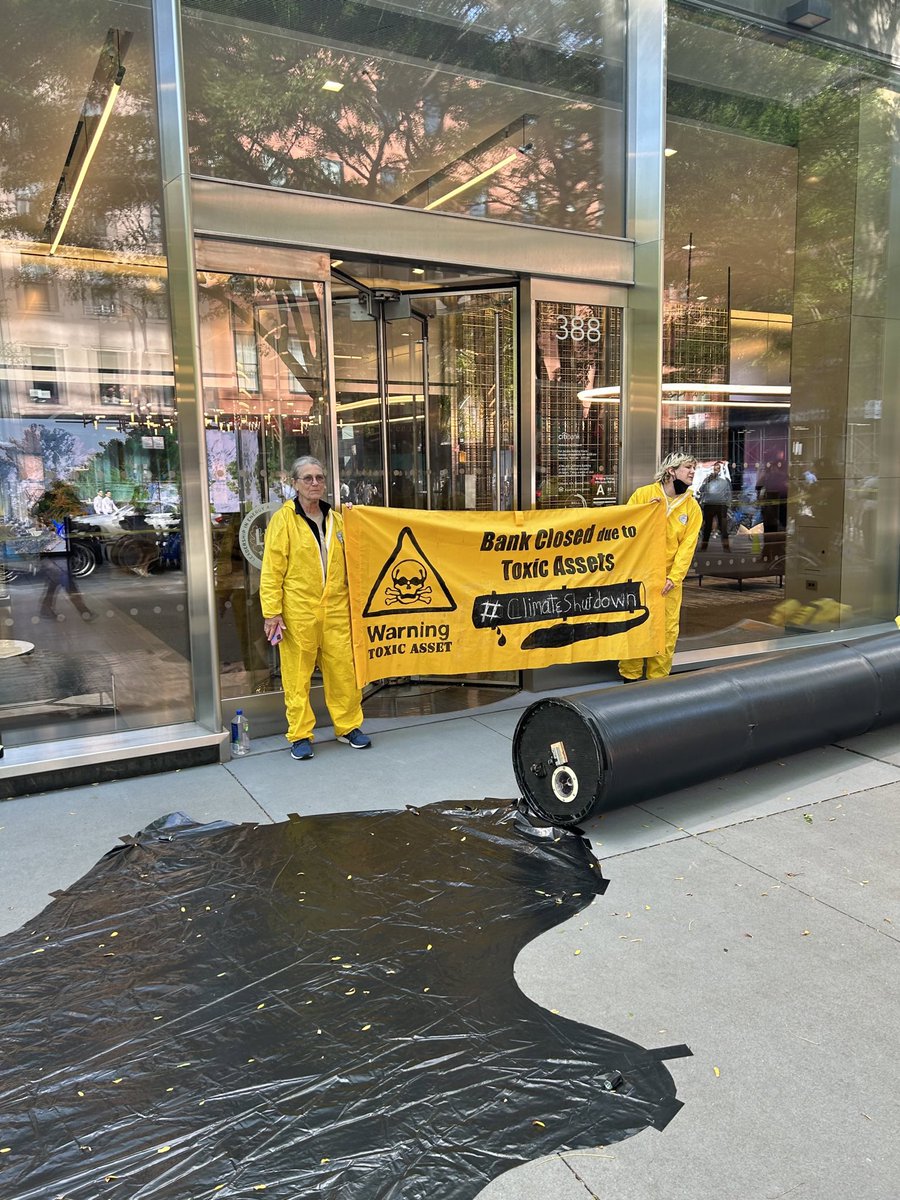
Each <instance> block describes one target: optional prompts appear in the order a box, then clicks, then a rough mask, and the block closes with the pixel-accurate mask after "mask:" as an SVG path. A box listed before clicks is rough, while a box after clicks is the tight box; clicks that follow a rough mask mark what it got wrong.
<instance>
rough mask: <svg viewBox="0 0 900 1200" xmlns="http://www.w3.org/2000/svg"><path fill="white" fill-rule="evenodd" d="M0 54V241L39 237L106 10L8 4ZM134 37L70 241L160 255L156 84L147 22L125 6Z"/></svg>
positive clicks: (52, 0)
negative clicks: (1, 196) (0, 199)
mask: <svg viewBox="0 0 900 1200" xmlns="http://www.w3.org/2000/svg"><path fill="white" fill-rule="evenodd" d="M4 8H5V11H4V16H5V20H4V25H3V47H2V51H0V62H2V69H0V112H2V113H3V114H4V117H5V121H4V124H3V126H2V131H3V132H2V137H0V192H2V193H5V194H7V195H8V196H13V197H15V203H13V204H6V205H3V206H2V207H0V235H2V236H4V237H11V238H24V239H30V240H39V238H40V236H41V232H42V230H43V228H44V223H45V221H46V220H47V217H48V214H49V211H50V205H51V202H52V200H53V196H54V194H55V191H56V188H57V184H58V183H59V178H60V174H61V172H62V170H63V167H64V165H65V159H66V151H67V149H68V145H69V141H70V139H71V138H72V136H73V134H74V133H75V125H76V121H77V116H78V114H79V113H80V112H81V108H82V105H83V104H84V101H85V98H86V95H87V90H88V85H89V83H90V79H91V75H92V73H93V70H94V68H95V66H96V63H97V60H98V58H99V55H100V52H101V49H102V47H103V45H104V42H105V40H106V36H107V32H108V30H109V21H110V20H111V18H110V15H109V14H110V11H112V6H107V5H92V6H85V5H83V4H62V5H61V4H59V3H57V2H56V0H8V2H7V4H6V5H5V6H4ZM130 14H131V17H132V19H133V20H134V26H133V28H134V29H135V37H134V40H133V42H132V44H131V46H130V48H129V51H128V54H127V58H126V72H125V78H124V81H123V85H122V92H121V94H120V96H119V100H118V102H117V104H116V107H115V109H114V111H113V115H112V117H111V119H110V121H109V124H108V126H107V127H106V130H105V132H104V134H103V137H102V139H101V141H100V143H99V145H98V148H97V151H96V154H95V157H94V160H93V162H92V164H91V167H90V170H89V172H88V175H87V177H86V181H85V184H84V187H83V188H82V190H81V193H80V195H79V197H78V202H77V204H76V205H75V207H74V209H73V211H72V216H71V219H70V222H69V226H68V229H67V231H66V236H65V240H66V242H69V243H72V244H75V245H84V246H97V247H102V248H104V249H110V250H120V251H125V252H128V251H133V252H137V253H140V254H147V253H160V252H161V250H162V241H161V230H160V222H159V159H158V151H157V133H156V115H155V107H154V105H153V103H152V101H151V96H152V93H153V88H154V86H155V85H154V82H153V72H152V67H151V62H150V50H149V40H150V39H149V35H148V30H147V28H146V27H144V26H145V25H146V17H145V16H144V15H142V14H141V12H140V10H139V9H134V8H132V9H130Z"/></svg>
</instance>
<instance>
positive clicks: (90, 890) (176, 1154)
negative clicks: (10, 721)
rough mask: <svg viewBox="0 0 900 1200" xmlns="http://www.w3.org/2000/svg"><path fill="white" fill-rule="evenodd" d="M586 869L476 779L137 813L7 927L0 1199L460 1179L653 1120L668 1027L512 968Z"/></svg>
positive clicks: (570, 910)
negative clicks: (381, 803)
mask: <svg viewBox="0 0 900 1200" xmlns="http://www.w3.org/2000/svg"><path fill="white" fill-rule="evenodd" d="M604 886H605V885H604V881H603V879H602V876H601V873H600V869H599V866H598V864H597V862H596V860H595V859H594V858H593V856H592V855H591V853H590V849H589V846H588V844H587V843H586V842H585V840H584V839H583V838H581V837H580V836H579V835H578V834H577V833H574V832H571V831H563V830H560V829H554V828H552V827H546V826H545V827H543V828H535V827H533V826H532V825H531V823H530V822H529V821H528V820H526V818H525V817H524V816H523V815H522V814H521V813H519V812H517V811H516V809H515V808H513V807H510V806H509V805H501V804H500V803H499V802H496V801H484V802H482V803H478V804H472V805H467V804H463V803H455V804H444V805H432V806H428V807H423V808H410V809H408V810H406V811H403V812H369V813H342V814H337V815H329V816H316V817H306V818H302V819H301V818H297V817H292V818H291V819H290V820H288V821H286V822H284V823H281V824H276V825H259V826H257V825H240V826H227V825H217V826H192V825H191V823H190V821H189V819H188V818H179V817H177V816H176V817H175V818H169V819H166V820H164V821H161V822H159V823H157V825H156V826H155V827H151V828H150V829H148V830H146V831H143V832H142V833H141V834H139V835H138V836H137V837H136V838H134V839H127V840H126V844H125V845H122V846H119V847H117V848H116V849H115V850H113V851H111V852H110V853H109V854H108V855H106V857H104V858H103V859H102V860H101V861H100V862H99V863H98V864H97V865H96V866H95V867H94V868H93V869H92V870H91V871H90V872H89V873H88V874H87V875H86V876H85V877H84V878H83V879H81V880H80V881H79V882H78V883H76V884H75V885H74V886H72V887H70V888H68V889H67V890H66V891H65V892H62V893H60V894H59V895H58V896H57V897H56V898H55V899H54V901H53V903H51V904H50V905H49V907H48V908H47V909H45V910H44V912H43V913H42V914H41V915H40V916H39V917H38V918H37V919H35V920H34V921H31V922H29V923H28V926H27V928H26V929H23V930H20V931H18V932H16V933H13V934H10V935H8V936H7V937H5V938H3V939H0V980H2V984H0V996H2V1018H0V1019H2V1045H3V1051H2V1059H0V1151H2V1153H0V1196H2V1197H3V1198H4V1200H49V1198H50V1197H65V1198H66V1200H98V1197H103V1198H106V1197H110V1198H112V1200H145V1198H148V1197H152V1198H154V1200H157V1198H163V1197H165V1198H167V1200H175V1198H177V1200H188V1198H189V1200H199V1198H201V1197H242V1198H245V1197H246V1198H248V1200H249V1198H250V1197H255V1196H256V1195H259V1194H265V1195H266V1196H271V1197H273V1198H275V1197H277V1198H279V1200H282V1198H284V1200H287V1198H290V1200H305V1198H307V1197H313V1196H328V1197H334V1198H336V1200H337V1198H340V1200H356V1198H358V1200H387V1198H389V1197H390V1198H396V1200H401V1198H402V1200H425V1198H426V1197H427V1198H428V1200H433V1197H434V1196H435V1195H440V1196H441V1198H442V1200H464V1198H466V1200H468V1198H469V1197H473V1196H475V1195H477V1193H478V1192H479V1191H480V1190H481V1188H483V1187H484V1186H485V1185H486V1184H487V1182H488V1181H489V1180H490V1179H492V1178H493V1177H494V1176H496V1175H499V1174H501V1173H502V1172H504V1171H506V1170H508V1169H510V1168H511V1167H513V1166H515V1165H517V1164H519V1163H522V1162H524V1161H527V1160H529V1159H533V1158H538V1157H540V1156H542V1155H545V1154H549V1153H551V1152H553V1151H557V1150H561V1149H564V1148H574V1147H587V1146H593V1145H598V1144H609V1143H611V1142H615V1141H618V1140H621V1139H622V1138H626V1137H629V1136H631V1135H632V1134H634V1133H637V1132H639V1131H640V1130H642V1129H645V1128H647V1127H648V1126H655V1127H656V1128H662V1127H663V1126H664V1125H665V1124H666V1123H667V1121H668V1120H669V1119H670V1118H671V1117H672V1115H673V1114H674V1113H675V1112H676V1111H677V1109H678V1108H679V1107H680V1102H679V1101H678V1100H676V1099H675V1087H674V1083H673V1081H672V1078H671V1076H670V1074H669V1072H668V1071H667V1070H666V1068H665V1067H664V1065H663V1062H662V1060H663V1059H665V1058H670V1057H674V1056H675V1055H677V1054H684V1053H688V1051H687V1050H686V1048H685V1047H674V1048H669V1049H662V1050H655V1051H654V1050H649V1051H648V1050H644V1049H642V1048H641V1047H639V1046H637V1045H635V1044H634V1043H633V1042H629V1041H627V1040H625V1039H624V1038H620V1037H616V1036H613V1035H612V1034H608V1033H604V1032H603V1031H601V1030H599V1029H595V1028H592V1027H589V1026H585V1025H581V1024H578V1023H576V1022H573V1021H569V1020H566V1019H564V1018H562V1017H559V1016H556V1015H553V1014H552V1013H550V1012H548V1011H547V1010H546V1009H543V1008H540V1007H539V1006H538V1005H536V1004H534V1003H533V1002H532V1001H530V1000H529V999H528V998H527V997H526V996H524V995H523V994H522V992H521V991H520V990H519V988H518V986H517V985H516V983H515V981H514V978H513V963H514V960H515V957H516V954H517V953H518V951H519V950H520V949H521V947H522V946H523V945H524V944H525V943H527V942H529V941H530V940H531V939H533V938H534V937H536V936H537V935H538V934H540V933H541V932H543V931H545V930H547V929H550V928H552V927H553V926H555V925H557V924H559V923H560V922H562V921H564V920H566V919H567V918H569V917H571V916H573V915H574V914H576V913H578V912H579V911H580V910H581V909H583V908H584V907H585V906H586V905H587V904H589V903H590V902H591V900H592V899H593V898H594V897H595V896H597V895H598V894H600V893H602V891H603V890H604Z"/></svg>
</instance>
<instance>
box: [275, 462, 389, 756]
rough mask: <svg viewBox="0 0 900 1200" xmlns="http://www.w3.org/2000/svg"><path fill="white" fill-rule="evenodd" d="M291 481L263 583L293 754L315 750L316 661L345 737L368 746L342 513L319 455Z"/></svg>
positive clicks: (297, 467)
mask: <svg viewBox="0 0 900 1200" xmlns="http://www.w3.org/2000/svg"><path fill="white" fill-rule="evenodd" d="M291 483H292V484H293V486H294V489H295V491H296V493H297V495H296V498H295V499H293V500H288V501H286V502H285V503H284V504H283V505H282V507H281V508H279V509H278V510H277V511H276V512H275V514H274V515H273V517H272V519H271V521H270V522H269V527H268V529H267V530H266V541H265V549H264V551H263V562H262V572H261V575H260V585H259V599H260V603H261V605H262V611H263V617H264V618H265V631H266V637H267V638H268V640H269V641H270V642H271V643H272V645H278V646H279V647H280V652H281V679H282V684H283V686H284V704H285V710H286V714H287V722H288V731H287V737H288V741H289V742H290V743H291V757H292V758H296V759H298V760H303V759H308V758H312V757H313V748H312V742H313V730H314V728H315V723H316V718H315V714H314V712H313V709H312V705H311V704H310V702H309V687H310V681H311V679H312V673H313V671H314V670H315V666H316V662H317V661H318V663H319V668H320V670H321V672H322V681H323V683H324V685H325V703H326V705H327V706H328V712H329V714H330V716H331V720H332V724H333V725H334V732H335V734H336V735H337V739H338V741H339V742H345V743H346V744H347V745H348V746H352V747H353V749H354V750H366V749H368V747H369V746H371V744H372V741H371V739H370V738H369V737H367V736H366V734H364V733H363V732H362V729H361V728H360V726H361V725H362V720H363V712H362V692H361V691H360V689H359V687H358V686H357V683H356V673H355V671H354V667H353V644H352V641H351V638H350V593H349V590H348V587H347V567H346V562H345V559H344V523H343V518H342V517H341V515H340V513H339V512H338V511H337V510H336V509H334V508H332V507H331V505H330V504H328V503H327V502H326V500H325V498H324V497H325V469H324V467H323V466H322V464H321V463H320V462H319V460H318V459H317V458H312V457H311V456H309V455H306V456H304V457H303V458H298V459H297V461H296V462H295V463H294V465H293V467H292V468H291Z"/></svg>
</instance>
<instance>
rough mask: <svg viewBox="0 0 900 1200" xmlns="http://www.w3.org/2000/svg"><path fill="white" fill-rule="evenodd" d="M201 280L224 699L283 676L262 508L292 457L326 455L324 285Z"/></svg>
mask: <svg viewBox="0 0 900 1200" xmlns="http://www.w3.org/2000/svg"><path fill="white" fill-rule="evenodd" d="M198 285H199V298H200V346H201V357H202V364H203V403H204V412H205V418H206V457H207V470H208V479H209V500H210V510H211V514H212V522H213V560H214V561H213V569H214V578H215V591H216V610H217V616H218V641H219V652H220V663H219V670H220V684H221V689H222V695H223V696H224V697H225V698H228V699H230V698H233V697H236V696H248V695H251V694H252V693H254V692H267V691H277V690H279V689H280V687H281V675H280V665H279V658H278V651H277V650H276V649H275V648H273V647H272V646H270V645H269V644H268V642H267V641H266V639H265V636H264V634H263V620H262V610H261V608H260V603H259V576H260V567H261V565H262V548H263V541H264V537H265V530H266V525H267V523H268V518H269V514H270V513H271V512H273V511H274V510H275V509H276V508H277V507H279V506H280V505H281V504H283V503H284V501H285V500H291V499H293V497H294V490H293V488H292V487H291V483H290V471H291V465H292V464H293V462H294V460H295V459H296V458H299V457H300V456H301V455H303V454H313V455H315V456H316V458H319V459H320V460H321V461H322V462H323V463H327V462H328V457H327V454H326V436H325V424H324V420H325V417H324V414H325V403H326V373H325V372H326V367H325V350H324V345H323V332H322V330H323V321H322V303H323V286H322V284H319V283H309V282H306V281H304V280H299V279H275V278H271V277H262V276H253V275H224V274H217V273H214V272H211V271H204V272H201V273H200V275H199V277H198ZM236 326H240V327H242V328H237V329H236ZM249 330H252V331H253V332H249ZM236 350H237V351H239V353H240V355H241V356H242V357H241V360H240V362H241V365H240V366H239V369H238V373H237V376H236V375H235V368H234V355H235V351H236ZM251 377H252V378H251ZM251 385H252V386H251Z"/></svg>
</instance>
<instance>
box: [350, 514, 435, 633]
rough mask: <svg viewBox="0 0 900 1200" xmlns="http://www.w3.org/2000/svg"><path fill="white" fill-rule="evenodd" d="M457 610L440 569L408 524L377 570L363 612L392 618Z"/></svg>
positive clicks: (365, 614)
mask: <svg viewBox="0 0 900 1200" xmlns="http://www.w3.org/2000/svg"><path fill="white" fill-rule="evenodd" d="M455 610H456V601H455V600H454V599H453V597H452V596H451V595H450V592H449V591H448V589H447V585H446V584H445V583H444V581H443V579H442V578H441V575H440V572H439V571H438V570H437V569H436V568H435V566H434V564H433V563H432V561H431V559H430V558H429V557H428V555H427V554H426V553H425V552H424V551H423V550H422V547H421V546H420V545H419V543H418V542H417V541H416V536H415V534H414V533H413V531H412V530H411V529H410V527H409V526H408V525H405V526H404V527H403V529H401V530H400V536H399V537H398V538H397V544H396V546H395V547H394V549H393V551H392V552H391V553H390V554H389V555H388V557H387V559H386V560H385V563H384V566H383V567H382V568H381V570H380V571H379V573H378V578H377V579H376V580H375V583H374V586H373V587H372V590H371V591H370V592H369V598H368V600H366V604H365V607H364V608H363V611H362V615H363V616H364V617H393V616H397V615H400V616H406V615H407V614H408V613H435V612H454V611H455Z"/></svg>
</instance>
